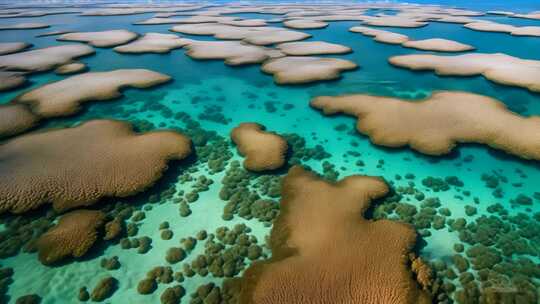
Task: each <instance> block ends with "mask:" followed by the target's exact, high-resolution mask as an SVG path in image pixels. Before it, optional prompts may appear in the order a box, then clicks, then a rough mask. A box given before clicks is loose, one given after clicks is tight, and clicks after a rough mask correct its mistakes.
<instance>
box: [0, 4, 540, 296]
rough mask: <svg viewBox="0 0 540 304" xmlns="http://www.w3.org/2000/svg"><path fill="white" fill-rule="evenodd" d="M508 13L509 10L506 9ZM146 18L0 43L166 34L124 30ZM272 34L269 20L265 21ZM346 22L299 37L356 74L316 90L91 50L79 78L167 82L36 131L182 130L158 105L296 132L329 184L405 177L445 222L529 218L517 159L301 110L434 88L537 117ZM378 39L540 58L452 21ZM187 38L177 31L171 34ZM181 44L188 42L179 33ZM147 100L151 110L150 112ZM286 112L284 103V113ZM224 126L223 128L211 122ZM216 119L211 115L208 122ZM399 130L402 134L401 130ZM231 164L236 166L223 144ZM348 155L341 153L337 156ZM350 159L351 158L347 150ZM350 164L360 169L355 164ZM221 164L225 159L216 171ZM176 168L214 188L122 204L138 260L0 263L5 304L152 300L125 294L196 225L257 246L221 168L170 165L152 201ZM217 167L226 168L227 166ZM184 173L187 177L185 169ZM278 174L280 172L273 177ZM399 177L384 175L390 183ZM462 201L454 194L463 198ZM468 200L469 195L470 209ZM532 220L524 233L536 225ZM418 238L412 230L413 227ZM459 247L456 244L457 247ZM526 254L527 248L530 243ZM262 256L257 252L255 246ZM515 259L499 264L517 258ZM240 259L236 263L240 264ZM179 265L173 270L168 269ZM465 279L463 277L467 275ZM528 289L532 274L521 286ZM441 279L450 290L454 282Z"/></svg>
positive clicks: (438, 256) (73, 25)
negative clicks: (324, 99)
mask: <svg viewBox="0 0 540 304" xmlns="http://www.w3.org/2000/svg"><path fill="white" fill-rule="evenodd" d="M509 9H512V8H509ZM152 15H153V14H139V15H128V16H110V17H83V16H77V15H76V14H67V15H53V16H44V17H38V18H10V19H4V20H2V23H19V22H44V23H50V24H51V25H52V26H51V28H48V29H40V30H22V31H2V32H0V41H2V42H4V41H5V42H8V41H25V42H29V43H32V44H34V47H46V46H51V45H56V44H61V43H62V42H57V41H56V40H55V37H54V36H50V37H42V38H35V37H34V36H35V35H36V34H39V33H44V32H48V31H51V30H77V31H99V30H111V29H127V30H131V31H134V32H137V33H139V34H144V33H147V32H162V33H166V32H168V29H169V28H170V27H171V25H132V23H133V22H136V21H140V20H144V19H147V18H150V17H151V16H152ZM234 15H235V16H238V17H241V18H275V15H264V14H262V15H261V14H234ZM475 18H479V19H482V18H485V19H489V20H492V21H497V22H500V23H508V24H513V25H520V26H523V25H540V21H535V20H524V19H517V18H508V17H493V16H489V17H475ZM272 25H273V26H281V23H276V24H272ZM354 25H358V22H349V21H347V22H331V23H330V25H329V26H328V27H327V28H325V29H320V30H305V31H304V32H306V33H310V34H312V35H313V36H314V37H313V38H310V39H309V40H321V41H327V42H333V43H340V44H344V45H347V46H349V47H351V48H352V49H353V53H351V54H348V55H340V56H334V55H332V57H340V58H345V59H349V60H352V61H354V62H356V63H357V64H359V65H360V68H359V69H358V70H355V71H352V72H346V73H344V74H343V77H342V78H341V79H339V80H336V81H330V82H321V83H316V84H310V85H301V86H277V85H275V84H274V83H273V81H272V77H271V76H269V75H265V74H263V73H261V72H260V70H259V67H258V65H253V66H246V67H228V66H225V65H224V64H223V63H222V62H221V61H196V60H193V59H191V58H189V57H187V56H186V55H184V54H183V50H181V49H179V50H174V51H172V52H171V53H169V54H164V55H154V54H143V55H123V54H119V53H116V52H114V51H112V50H111V49H98V48H96V54H95V55H92V56H88V57H84V58H81V59H80V61H81V62H84V63H86V64H87V65H88V67H89V69H90V71H107V70H112V69H119V68H147V69H152V70H154V71H159V72H161V73H165V74H168V75H170V76H172V77H173V79H174V80H173V81H172V82H170V83H167V84H164V85H161V86H159V87H157V88H154V89H150V90H144V91H141V90H137V89H128V90H126V91H125V96H124V97H123V98H120V99H118V100H115V101H107V102H96V103H88V104H86V105H85V111H84V113H82V114H81V115H78V116H75V117H73V118H66V119H52V120H50V121H48V122H46V123H45V124H44V125H43V126H42V127H43V128H47V127H55V126H63V125H70V124H73V123H77V122H79V121H85V120H88V119H90V118H96V117H100V118H114V119H121V120H128V121H140V120H146V121H147V122H150V123H152V124H153V127H155V128H160V129H162V128H175V127H179V128H184V127H185V125H184V124H183V123H182V122H181V121H179V120H178V119H175V117H174V116H172V117H166V116H164V115H163V108H168V109H169V110H170V111H172V112H173V113H177V112H186V113H188V114H189V115H190V116H191V117H192V118H193V119H195V120H197V121H199V123H200V124H201V127H202V128H203V129H206V130H211V131H215V132H217V134H218V135H220V136H223V137H224V138H227V139H228V136H229V132H230V130H231V129H232V128H233V127H235V126H236V125H238V124H239V123H240V122H244V121H256V122H258V123H261V124H263V125H265V126H266V128H267V129H269V130H272V131H275V132H277V133H279V134H284V133H296V134H298V135H299V136H302V137H303V138H305V140H306V146H307V147H315V146H316V145H321V146H322V147H323V148H324V150H325V151H326V152H327V153H329V155H330V156H329V157H327V158H325V159H324V161H327V162H329V163H330V164H332V165H334V169H333V170H335V171H337V173H338V174H339V178H342V177H345V176H348V175H352V174H365V175H371V176H383V177H384V178H385V179H386V180H387V181H389V182H393V183H394V186H395V187H399V186H404V187H407V185H408V182H409V181H414V183H415V187H416V188H417V189H418V190H420V191H422V192H423V193H424V194H425V196H426V197H437V198H439V199H440V202H441V204H442V207H446V208H448V209H450V211H451V214H452V215H451V217H452V218H460V217H463V218H465V219H466V220H467V221H468V222H472V221H474V220H475V219H476V218H479V217H480V216H482V215H488V216H489V215H490V214H491V213H489V212H488V211H487V208H488V206H490V205H492V204H493V203H501V204H502V205H503V206H504V207H505V209H507V210H508V212H509V214H510V215H516V214H518V213H526V214H529V215H530V216H532V215H533V214H534V213H535V212H540V207H538V206H539V204H540V201H539V199H538V198H537V199H533V200H534V202H533V203H532V205H531V206H528V205H527V206H524V205H519V204H511V203H510V200H511V199H515V198H516V197H517V196H518V195H519V194H525V195H527V196H529V197H533V196H534V194H535V193H538V191H539V188H538V185H539V184H538V180H540V166H539V163H538V162H534V161H523V160H521V159H519V158H517V157H513V156H508V155H505V154H504V153H502V152H499V151H495V150H493V149H490V148H486V147H485V146H480V145H463V146H460V147H459V148H457V149H456V151H455V152H453V153H452V154H451V155H450V156H446V157H426V156H422V155H420V154H418V153H416V152H412V151H411V150H409V149H386V148H381V147H379V146H375V145H373V144H371V143H370V141H369V140H368V138H367V137H365V136H362V135H360V134H358V133H357V132H356V131H355V130H354V126H355V119H353V118H349V117H344V116H336V117H325V116H323V115H321V114H320V113H319V112H318V111H315V110H313V109H312V108H310V107H309V100H310V99H311V98H312V97H315V96H320V95H340V94H349V93H364V94H375V95H388V96H395V97H400V98H411V99H419V98H424V97H426V96H428V95H429V94H430V93H431V92H433V91H437V90H460V91H468V92H474V93H478V94H483V95H487V96H491V97H494V98H497V99H499V100H501V101H502V102H504V103H505V104H506V105H507V106H508V107H509V108H510V109H512V110H513V111H515V112H518V113H520V114H521V115H525V116H529V115H538V114H540V103H539V100H540V99H539V96H538V94H534V93H530V92H528V91H526V90H524V89H519V88H512V87H507V86H501V85H497V84H494V83H492V82H490V81H487V80H485V79H484V78H483V77H467V78H459V77H438V76H435V75H433V73H431V72H425V73H423V72H422V73H418V72H411V71H408V70H405V69H399V68H395V67H393V66H391V65H389V64H388V63H387V58H389V57H390V56H394V55H401V54H411V53H423V52H421V51H415V50H411V49H406V48H403V47H401V46H395V45H387V44H382V43H378V42H375V41H373V40H372V39H371V38H370V37H366V36H363V35H361V34H356V33H351V32H349V31H348V29H349V28H350V27H351V26H354ZM388 30H390V31H394V32H399V33H403V34H407V35H409V36H410V37H414V39H425V38H432V37H439V38H447V39H454V40H457V41H460V42H462V43H468V44H471V45H473V46H475V47H476V48H477V50H478V52H487V53H492V52H503V53H506V54H509V55H512V56H516V57H520V58H526V59H536V60H540V52H538V50H540V38H538V37H514V36H511V35H508V34H502V33H486V32H475V31H472V30H468V29H466V28H463V27H462V26H461V25H459V24H445V23H436V22H431V23H430V24H429V25H428V26H426V27H422V28H415V29H403V28H388ZM182 36H188V35H182ZM188 37H189V36H188ZM191 38H194V39H200V40H204V39H209V40H212V38H208V37H206V36H196V37H195V36H193V37H191ZM62 78H63V76H58V75H55V74H54V73H52V72H48V73H42V74H38V75H32V76H31V77H30V78H29V79H30V81H31V83H30V84H29V85H28V86H26V87H24V88H22V89H19V90H15V91H10V92H7V93H1V94H0V102H8V101H9V100H10V99H12V98H13V97H15V96H17V95H18V94H20V93H21V92H24V91H26V90H29V89H32V88H35V87H38V86H39V85H42V84H45V83H47V82H50V81H55V80H59V79H62ZM154 104H157V105H160V107H154V106H153V105H154ZM290 105H292V106H290ZM212 106H214V107H217V108H215V109H218V110H217V114H219V115H217V116H215V117H214V118H215V119H214V120H216V119H217V120H218V121H212V120H208V118H206V119H204V118H205V116H204V115H203V116H201V114H205V113H208V112H211V110H209V108H210V107H212ZM222 116H223V117H224V118H226V119H227V120H226V121H225V122H224V121H222V120H221V117H222ZM216 117H217V118H216ZM404 127H406V126H404ZM229 149H230V151H231V152H232V153H233V155H234V156H233V157H232V159H231V161H232V160H240V161H241V160H242V157H241V156H239V155H238V154H237V152H236V149H235V148H234V147H233V146H230V148H229ZM351 151H352V152H353V153H349V152H351ZM357 152H358V153H360V155H358V154H356V153H357ZM358 160H361V161H362V162H363V164H364V165H362V166H358V165H357V161H358ZM305 165H309V166H310V167H311V168H312V169H313V170H315V171H317V172H320V173H323V172H324V171H325V170H323V161H322V160H316V159H312V160H310V161H308V162H307V163H305ZM229 166H230V161H229V162H228V167H229ZM186 167H187V168H192V169H193V171H196V172H193V174H192V175H193V177H195V178H196V177H197V176H198V175H200V174H205V175H206V176H207V177H209V178H211V179H212V180H213V181H214V183H213V184H212V185H210V187H209V190H208V191H204V192H201V193H200V197H199V199H198V200H197V201H196V202H194V203H192V204H190V205H189V206H190V209H191V211H192V214H191V215H189V216H187V217H180V216H179V214H178V205H177V204H175V203H174V202H173V201H174V200H173V199H172V198H164V199H161V200H159V202H157V203H147V202H146V201H147V200H148V197H149V195H150V194H143V195H139V196H136V197H135V198H132V199H126V200H125V201H126V202H129V203H132V204H133V205H134V206H137V207H138V208H142V209H143V210H146V209H144V208H145V206H147V205H151V206H152V209H151V210H146V211H145V214H146V218H145V219H143V220H142V221H140V222H137V226H138V228H139V229H138V233H137V236H138V237H140V236H149V237H150V238H152V249H151V250H150V251H149V252H148V253H146V254H138V253H136V252H135V251H136V250H134V249H130V250H125V249H122V248H121V246H120V245H119V244H103V245H102V246H100V247H101V248H97V249H96V250H95V252H93V253H92V254H91V255H90V256H88V257H85V258H84V259H82V260H77V261H73V262H69V263H66V264H64V265H61V266H56V267H47V266H43V265H41V263H40V262H39V261H38V259H37V258H36V254H35V253H22V252H21V253H19V254H17V255H15V256H12V257H9V258H6V259H3V260H2V261H1V262H0V264H1V265H2V266H3V267H12V268H13V269H14V275H13V283H12V284H11V285H10V286H9V290H8V292H7V296H8V298H9V299H10V300H9V303H11V302H13V303H14V302H15V299H17V298H18V297H19V296H22V295H25V294H31V293H36V294H39V295H40V296H41V297H42V298H43V300H42V303H71V302H75V301H76V300H75V299H76V297H77V295H78V290H79V288H80V287H81V286H87V287H88V289H89V290H90V289H91V288H93V286H95V285H96V284H97V282H98V281H99V280H100V279H101V278H102V277H104V276H106V275H112V276H114V277H115V278H117V279H118V280H119V285H118V290H117V291H116V292H115V293H114V294H113V295H112V297H111V298H109V299H107V300H106V302H110V303H142V302H148V303H158V302H159V297H160V294H161V293H162V291H163V290H165V288H167V287H169V286H172V285H173V284H159V286H158V288H157V290H156V291H155V292H153V293H152V294H151V295H144V296H143V295H139V294H138V293H137V290H136V289H137V284H138V282H139V281H140V280H141V279H143V278H144V277H145V274H146V273H147V272H148V271H149V270H150V269H152V268H153V267H155V266H165V265H167V263H166V262H165V260H164V258H165V254H166V251H167V249H168V248H169V247H172V246H179V240H180V239H181V238H184V237H188V236H194V235H195V234H196V233H197V232H198V231H200V230H202V229H205V230H207V231H208V232H209V233H210V232H214V231H215V230H216V229H217V228H218V227H220V226H227V227H230V228H232V227H233V226H234V225H235V224H238V223H245V224H246V225H247V226H249V227H250V228H251V229H252V232H251V234H253V235H255V236H256V237H257V239H258V241H259V242H258V243H259V244H260V245H262V244H263V243H264V240H265V237H266V236H267V235H268V234H269V232H270V227H269V226H267V225H266V226H265V225H263V223H261V222H260V221H258V220H257V219H252V220H245V219H243V218H241V217H239V216H238V215H235V216H234V218H233V219H232V220H230V221H225V220H223V219H222V216H221V215H222V213H223V208H224V206H225V202H224V201H223V200H221V199H220V195H219V192H220V188H221V187H222V185H221V180H222V178H223V176H224V174H225V172H220V173H217V174H213V175H209V174H208V173H205V172H206V171H207V167H208V166H207V164H206V163H191V164H190V163H187V164H185V163H180V164H174V165H173V168H172V169H171V170H170V171H169V172H168V173H167V178H166V181H162V182H160V183H158V185H157V186H156V187H153V188H152V189H151V190H150V193H155V194H159V193H160V192H161V191H163V190H165V189H167V188H169V187H173V188H175V189H177V190H178V191H180V190H184V191H186V192H188V191H189V190H190V189H191V185H192V182H182V181H177V176H178V175H179V174H181V173H180V172H184V170H187V169H186ZM228 167H227V168H228ZM194 168H195V169H196V170H195V169H194ZM494 172H496V175H498V176H504V177H505V178H506V179H507V182H506V183H505V182H501V183H500V186H499V187H500V189H501V190H502V191H503V192H504V196H503V197H501V198H498V197H494V195H493V194H492V192H493V189H492V188H489V187H486V182H485V181H483V180H482V178H481V177H482V175H483V174H490V175H493V173H494ZM283 173H284V172H283ZM408 173H412V174H414V176H415V178H414V180H409V179H406V178H404V176H405V175H406V174H408ZM398 175H399V176H401V177H402V178H396V177H397V176H398ZM429 176H431V177H437V178H443V179H444V178H445V177H447V176H457V177H459V179H460V180H461V181H462V182H463V184H464V185H463V186H462V187H454V186H451V187H450V188H449V190H447V191H443V192H437V193H434V192H432V191H431V190H430V189H429V188H428V187H426V186H425V185H423V184H422V182H421V181H422V180H423V179H425V178H427V177H429ZM467 191H468V192H470V194H469V195H464V194H463V193H465V192H467ZM473 198H477V203H476V204H475V203H474V201H473ZM401 201H402V202H406V203H409V204H412V205H415V206H417V207H418V208H420V205H421V202H420V201H419V200H417V199H415V197H414V195H404V196H403V198H402V200H401ZM465 205H472V206H475V207H476V208H477V213H476V214H475V215H471V216H468V215H466V213H465ZM164 221H168V222H169V223H170V226H171V228H170V229H171V230H172V231H173V232H174V236H173V238H172V239H171V240H163V239H162V238H161V237H160V234H161V231H160V230H159V229H158V227H159V225H160V223H162V222H164ZM538 223H539V222H538V219H537V220H536V225H538ZM419 230H420V229H419ZM421 230H423V231H429V234H431V235H430V236H428V235H427V233H424V236H423V237H421V240H422V241H421V242H420V243H421V244H423V246H419V247H421V248H419V249H418V250H419V254H420V256H422V257H424V258H425V259H426V260H429V261H434V260H443V261H445V262H447V263H448V264H449V265H450V264H452V259H451V257H452V256H453V255H454V254H455V251H454V248H453V246H454V243H458V242H459V235H458V232H457V231H450V230H449V229H448V228H443V229H440V230H437V229H434V228H429V229H421ZM202 243H203V242H200V243H199V244H198V245H197V247H196V248H195V249H194V250H193V251H192V252H191V253H190V254H189V255H188V257H187V258H186V260H184V261H183V262H182V263H184V262H188V263H189V262H191V261H192V260H193V259H194V258H195V257H196V256H197V255H198V254H199V253H201V252H203V250H204V248H203V245H202ZM467 246H468V245H466V247H465V248H467ZM531 246H532V247H535V248H536V252H537V253H538V248H539V246H540V245H539V244H531ZM265 251H266V254H268V255H270V252H269V250H268V249H267V248H266V249H265ZM112 256H118V257H119V260H120V262H121V265H122V266H121V267H120V269H118V270H110V271H109V270H106V269H104V268H102V267H100V266H99V264H100V260H101V258H102V257H107V258H110V257H112ZM525 256H527V257H528V258H529V259H531V260H532V261H533V262H534V263H535V264H536V267H538V263H540V260H539V258H538V255H537V256H529V255H525ZM518 257H519V256H518V255H516V256H514V257H510V259H517V258H518ZM246 262H247V261H246ZM182 263H179V264H176V265H175V266H173V268H175V269H178V268H180V265H181V264H182ZM471 272H474V271H473V270H472V269H471ZM530 279H532V280H533V281H534V282H535V283H536V288H538V287H537V286H538V284H539V283H540V282H539V281H538V279H539V277H535V278H530ZM221 281H222V279H221V278H213V277H212V275H211V274H210V275H207V276H206V277H201V276H199V275H195V276H194V277H192V278H188V277H186V278H185V281H184V282H183V283H181V285H182V286H183V287H184V288H185V289H186V291H187V294H188V295H186V296H184V297H183V299H182V303H189V299H190V298H189V294H190V293H192V292H194V291H195V290H196V288H197V287H198V286H199V285H201V284H203V283H208V282H214V283H216V284H218V285H219V284H220V283H221ZM453 282H454V283H455V284H456V285H457V286H458V289H459V286H460V283H459V280H458V279H454V280H453Z"/></svg>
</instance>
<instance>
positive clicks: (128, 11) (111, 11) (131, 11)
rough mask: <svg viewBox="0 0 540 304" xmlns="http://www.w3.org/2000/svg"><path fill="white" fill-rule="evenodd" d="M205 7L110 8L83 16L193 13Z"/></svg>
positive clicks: (90, 11) (84, 13)
mask: <svg viewBox="0 0 540 304" xmlns="http://www.w3.org/2000/svg"><path fill="white" fill-rule="evenodd" d="M203 7H204V5H183V6H182V5H178V6H171V7H159V6H154V7H110V8H100V9H93V10H87V11H85V12H83V13H82V14H81V15H82V16H123V15H137V14H146V13H160V12H162V13H163V12H181V11H191V10H197V9H201V8H203Z"/></svg>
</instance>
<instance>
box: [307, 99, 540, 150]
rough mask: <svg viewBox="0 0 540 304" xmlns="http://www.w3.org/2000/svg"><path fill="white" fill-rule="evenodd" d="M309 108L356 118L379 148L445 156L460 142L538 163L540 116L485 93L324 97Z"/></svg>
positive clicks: (328, 113)
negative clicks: (409, 98)
mask: <svg viewBox="0 0 540 304" xmlns="http://www.w3.org/2000/svg"><path fill="white" fill-rule="evenodd" d="M311 106H312V107H314V108H316V109H319V110H322V111H323V113H324V114H326V115H333V114H339V113H344V114H347V115H351V116H355V117H357V118H358V122H357V125H356V128H357V130H358V132H360V133H362V134H365V135H367V136H369V138H370V140H371V141H372V142H373V143H375V144H377V145H382V146H386V147H403V146H409V147H410V148H412V149H414V150H416V151H419V152H421V153H425V154H429V155H443V154H447V153H450V152H451V151H452V149H454V147H456V146H457V144H459V143H478V144H485V145H488V146H490V147H492V148H494V149H499V150H503V151H505V152H507V153H510V154H514V155H517V156H519V157H523V158H526V159H535V160H540V117H538V116H534V117H529V118H525V117H522V116H519V115H517V114H515V113H513V112H511V111H509V110H508V109H507V108H506V106H505V105H504V104H503V103H501V102H499V101H497V100H495V99H492V98H490V97H486V96H482V95H477V94H472V93H465V92H449V91H442V92H436V93H434V94H433V95H432V96H430V97H429V98H427V99H424V100H420V101H415V102H412V101H405V100H402V99H398V98H391V97H380V96H370V95H349V96H339V97H328V96H323V97H317V98H314V99H313V100H312V101H311Z"/></svg>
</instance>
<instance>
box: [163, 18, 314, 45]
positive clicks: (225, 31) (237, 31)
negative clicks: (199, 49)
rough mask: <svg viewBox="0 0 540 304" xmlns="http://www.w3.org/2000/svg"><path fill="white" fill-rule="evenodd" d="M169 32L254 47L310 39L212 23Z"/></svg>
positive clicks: (280, 30) (299, 34)
mask: <svg viewBox="0 0 540 304" xmlns="http://www.w3.org/2000/svg"><path fill="white" fill-rule="evenodd" d="M171 31H173V32H178V33H183V34H190V35H212V36H214V37H215V38H217V39H226V40H244V41H245V42H248V43H250V44H255V45H269V44H275V43H283V42H290V41H297V40H303V39H307V38H309V37H311V35H310V34H306V33H303V32H298V31H291V30H287V29H284V28H280V27H266V26H260V27H249V26H244V27H242V26H231V25H226V24H213V23H205V24H197V25H194V24H183V25H177V26H174V27H173V28H172V29H171Z"/></svg>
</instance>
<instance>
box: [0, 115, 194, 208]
mask: <svg viewBox="0 0 540 304" xmlns="http://www.w3.org/2000/svg"><path fill="white" fill-rule="evenodd" d="M89 138H91V139H92V140H89ZM190 153H191V143H190V140H189V139H188V138H187V137H185V136H183V135H181V134H179V133H176V132H170V131H161V132H158V131H156V132H149V133H146V134H143V135H137V134H135V133H134V132H133V131H132V130H131V126H130V125H129V124H127V123H123V122H119V121H112V120H93V121H89V122H85V123H83V124H81V125H80V126H78V127H74V128H67V129H59V130H52V131H47V132H41V133H35V134H28V135H24V136H20V137H17V138H15V139H13V140H10V141H8V142H6V143H5V144H3V145H2V146H0V159H2V160H3V161H2V162H0V169H1V170H2V172H9V173H8V174H2V175H1V176H0V190H1V192H2V193H4V194H6V195H4V196H2V197H1V198H0V213H4V212H12V213H23V212H27V211H30V210H33V209H35V208H38V207H39V206H41V205H42V204H47V203H52V204H53V207H54V209H55V210H57V211H63V210H67V209H72V208H76V207H81V206H89V205H92V204H94V203H95V202H97V201H98V200H99V199H101V198H103V197H111V196H120V197H124V196H128V195H132V194H135V193H137V192H139V191H142V190H144V189H145V188H147V187H148V186H150V185H151V184H153V183H154V182H155V181H156V180H157V179H159V178H160V177H161V174H162V171H164V170H165V169H166V164H167V162H168V161H169V160H173V159H183V158H184V157H186V156H187V155H189V154H190ZM81 172H83V174H81Z"/></svg>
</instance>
